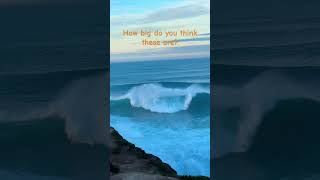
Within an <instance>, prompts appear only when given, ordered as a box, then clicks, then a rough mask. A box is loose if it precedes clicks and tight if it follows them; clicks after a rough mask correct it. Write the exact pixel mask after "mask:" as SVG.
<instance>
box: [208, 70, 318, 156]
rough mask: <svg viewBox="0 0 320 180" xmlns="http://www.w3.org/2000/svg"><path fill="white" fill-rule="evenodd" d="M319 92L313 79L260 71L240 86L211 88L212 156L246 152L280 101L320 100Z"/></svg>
mask: <svg viewBox="0 0 320 180" xmlns="http://www.w3.org/2000/svg"><path fill="white" fill-rule="evenodd" d="M319 89H320V86H319V85H318V84H317V83H315V82H313V81H312V80H303V81H301V80H298V79H293V78H291V77H290V76H288V75H286V74H285V73H282V72H280V71H277V70H269V71H266V72H263V73H261V74H260V75H258V76H257V77H255V78H253V79H252V80H251V81H249V82H248V83H246V84H245V85H243V86H238V87H234V86H233V87H230V86H225V85H216V86H214V87H213V91H214V92H215V93H214V94H213V96H214V97H213V99H214V102H213V103H214V108H213V110H212V111H213V113H212V116H213V119H214V120H213V124H214V126H213V131H215V132H216V135H215V136H214V138H215V139H214V141H215V146H214V149H215V151H214V153H215V155H214V157H221V156H224V155H227V154H229V153H234V152H246V151H247V150H248V149H249V148H250V146H251V144H252V139H253V138H254V136H255V135H256V133H257V131H258V129H259V127H260V125H261V123H262V121H263V120H264V118H263V117H264V115H265V114H266V113H267V112H269V111H270V110H272V109H273V108H274V107H275V105H276V104H277V103H278V102H279V101H281V100H286V99H295V98H305V99H311V100H315V101H320V96H319ZM221 139H223V140H221Z"/></svg>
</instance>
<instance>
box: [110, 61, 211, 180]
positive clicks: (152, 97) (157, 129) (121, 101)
mask: <svg viewBox="0 0 320 180" xmlns="http://www.w3.org/2000/svg"><path fill="white" fill-rule="evenodd" d="M110 67H111V68H110V83H111V84H110V126H112V127H114V128H115V129H116V130H117V131H118V132H119V133H120V134H121V135H122V136H123V137H124V138H125V139H126V140H128V141H129V142H131V143H133V144H135V145H136V146H137V147H140V148H142V149H143V150H144V151H146V152H147V153H151V154H153V155H155V156H157V157H159V158H160V159H161V160H162V161H164V162H165V163H168V164H169V165H170V166H171V167H172V168H174V169H175V170H176V171H177V173H178V174H179V175H203V176H210V60H209V58H207V59H185V60H158V61H140V62H121V63H111V66H110Z"/></svg>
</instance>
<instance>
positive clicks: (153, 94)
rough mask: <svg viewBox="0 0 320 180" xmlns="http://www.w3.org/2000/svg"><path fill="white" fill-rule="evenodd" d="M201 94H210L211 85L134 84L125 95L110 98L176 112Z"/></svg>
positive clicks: (147, 107)
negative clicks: (167, 85)
mask: <svg viewBox="0 0 320 180" xmlns="http://www.w3.org/2000/svg"><path fill="white" fill-rule="evenodd" d="M199 94H207V95H209V94H210V89H209V87H203V86H201V85H198V84H192V85H190V86H188V87H186V88H168V87H164V86H162V85H161V84H155V83H150V84H142V85H138V86H134V87H132V88H131V89H130V90H129V91H128V92H127V93H126V94H124V95H120V96H111V97H110V100H111V101H123V100H129V101H130V104H131V106H133V107H140V108H144V109H146V110H149V111H151V112H157V113H175V112H179V111H183V110H187V109H188V108H189V106H190V104H191V102H192V100H193V98H194V97H196V96H197V95H199ZM208 99H210V98H209V97H208Z"/></svg>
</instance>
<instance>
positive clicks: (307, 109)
mask: <svg viewBox="0 0 320 180" xmlns="http://www.w3.org/2000/svg"><path fill="white" fill-rule="evenodd" d="M245 2H249V1H245ZM313 3H315V2H313ZM269 5H271V4H269ZM269 5H268V6H269ZM277 5H279V6H281V5H283V1H282V3H280V2H279V4H277ZM279 6H275V9H278V8H280V7H279ZM292 6H295V5H292ZM292 6H290V7H292ZM248 7H249V6H248ZM248 7H244V6H241V7H239V11H241V10H243V9H247V8H248ZM250 7H252V6H250ZM295 7H298V6H295ZM288 8H289V7H288ZM253 9H255V8H252V9H251V10H248V12H250V13H252V14H250V13H248V12H247V13H248V14H247V15H248V16H247V17H241V18H234V19H232V20H231V19H229V20H228V21H227V20H226V19H224V20H221V21H220V22H219V23H216V24H215V29H214V43H213V44H214V47H215V48H214V49H213V52H212V54H213V55H215V56H213V57H214V58H213V61H212V72H211V74H212V81H213V89H212V91H213V107H214V108H213V109H212V117H213V120H212V122H213V125H212V131H213V135H214V136H213V142H214V143H213V144H214V145H213V149H214V151H213V157H214V159H212V163H213V167H215V168H213V177H214V178H215V179H218V180H234V179H241V180H242V179H243V180H296V179H297V180H300V179H301V180H313V179H319V172H320V169H319V165H318V164H319V160H320V156H319V153H318V152H319V148H320V146H319V145H318V144H319V143H318V138H319V137H320V134H319V131H318V127H319V122H318V120H319V112H320V111H319V110H320V106H319V103H320V86H319V85H320V83H319V75H320V68H319V55H320V54H319V51H318V49H319V47H320V46H319V45H320V44H319V42H320V36H319V34H320V21H319V18H317V17H288V16H278V17H275V16H276V15H271V14H272V13H271V12H273V11H272V8H269V9H268V8H266V9H264V10H270V12H269V13H267V14H268V16H257V14H255V13H257V12H255V11H254V10H253ZM257 9H259V8H258V7H257ZM280 9H281V8H280ZM278 10H279V9H278ZM286 12H287V11H286ZM299 12H300V11H299ZM261 13H262V14H265V11H263V10H262V12H261ZM277 13H279V12H277ZM291 15H292V14H291ZM216 18H217V16H216Z"/></svg>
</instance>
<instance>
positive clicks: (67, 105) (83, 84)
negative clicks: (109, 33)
mask: <svg viewBox="0 0 320 180" xmlns="http://www.w3.org/2000/svg"><path fill="white" fill-rule="evenodd" d="M69 73H70V74H69ZM69 73H68V74H69V76H63V75H66V74H64V73H63V74H62V75H61V74H60V73H58V74H52V75H50V76H52V81H49V83H48V82H43V81H42V80H47V77H42V76H41V75H40V76H36V75H32V76H36V77H35V78H30V79H28V80H26V82H25V83H24V84H26V85H28V86H27V87H29V86H30V87H32V86H37V87H36V88H34V89H35V90H34V92H30V93H31V94H32V96H35V98H33V99H32V100H31V101H30V102H29V100H28V101H26V100H25V99H23V100H20V101H25V102H20V101H18V102H10V100H12V98H15V97H16V96H17V97H20V98H22V97H24V96H27V97H29V96H31V95H30V94H28V93H29V92H28V91H25V90H24V88H25V86H23V87H19V88H18V89H16V90H14V91H13V92H9V93H11V95H10V96H12V98H11V99H5V96H3V98H2V96H0V97H1V98H2V101H1V106H0V122H1V123H9V122H10V123H14V122H29V121H33V120H34V119H46V118H48V117H53V116H54V117H58V118H60V119H63V122H64V124H65V126H64V131H65V133H66V135H67V137H68V139H69V140H70V141H72V142H76V143H87V144H105V145H107V143H108V142H107V135H108V133H107V129H106V126H105V125H106V123H107V119H106V114H107V112H106V108H105V107H106V104H107V103H106V101H107V85H106V82H107V73H106V72H99V73H98V72H91V73H89V72H88V73H84V74H80V75H75V72H74V73H71V72H69ZM70 77H71V78H70ZM56 78H57V79H56ZM68 78H69V80H66V79H68ZM53 79H54V80H53ZM32 80H34V81H32ZM21 81H23V80H21ZM61 82H63V83H61ZM50 83H51V84H52V86H53V87H52V88H53V89H54V90H52V89H51V87H50V86H51V84H50ZM5 84H6V83H5ZM7 84H8V83H7ZM20 84H21V83H20ZM13 85H14V84H13ZM8 89H10V88H8ZM27 89H28V88H27ZM38 91H39V94H41V93H42V92H47V91H53V92H52V93H50V96H52V97H50V98H49V97H48V95H47V94H45V93H44V95H43V96H44V97H36V96H37V92H38ZM40 92H41V93H40ZM6 96H7V95H6ZM37 98H38V99H39V100H38V99H37ZM43 98H46V100H45V101H42V100H41V99H43ZM9 103H10V104H9ZM50 120H52V121H55V119H50ZM40 136H41V134H39V137H40Z"/></svg>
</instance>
